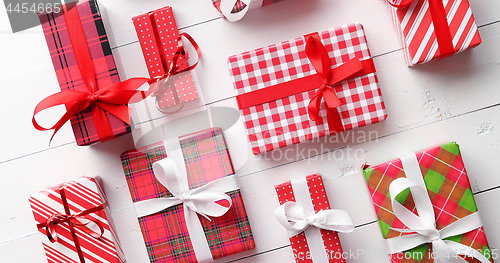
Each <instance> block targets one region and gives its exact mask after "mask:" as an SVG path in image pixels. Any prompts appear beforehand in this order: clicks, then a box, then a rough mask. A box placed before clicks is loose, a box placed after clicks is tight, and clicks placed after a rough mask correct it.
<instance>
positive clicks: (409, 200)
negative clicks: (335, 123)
mask: <svg viewBox="0 0 500 263" xmlns="http://www.w3.org/2000/svg"><path fill="white" fill-rule="evenodd" d="M416 159H417V160H418V165H419V167H420V170H421V172H422V176H423V177H424V182H425V186H426V188H427V192H428V195H429V198H430V200H431V203H432V206H433V209H434V214H435V217H436V228H437V229H438V230H441V229H443V228H445V227H447V226H449V225H450V224H452V223H454V222H456V221H457V220H459V219H461V218H464V217H466V216H468V215H471V214H472V213H474V212H477V206H476V202H475V200H474V195H473V193H472V190H471V187H470V181H469V177H468V175H467V171H466V170H465V166H464V163H463V160H462V155H461V154H460V149H459V147H458V144H456V143H455V142H449V143H446V144H443V145H440V146H436V147H432V148H429V149H426V150H423V151H420V152H417V153H416ZM363 174H364V176H365V178H366V180H367V183H368V190H369V191H370V195H371V198H372V200H373V205H374V207H375V212H376V214H377V217H378V221H379V224H380V229H381V230H382V236H383V237H384V238H385V239H391V238H395V237H399V236H402V235H406V234H402V233H401V232H399V231H397V230H395V229H408V227H406V226H405V225H404V224H403V223H402V222H401V221H400V219H398V218H397V217H396V216H395V214H394V212H393V209H392V204H391V198H390V195H389V186H390V184H391V183H392V182H393V181H394V180H396V179H397V178H402V177H407V176H406V174H405V171H404V169H403V164H402V161H401V159H399V158H398V159H394V160H392V161H389V162H386V163H383V164H380V165H377V166H374V167H369V168H366V169H364V170H363ZM396 201H397V202H399V203H401V204H402V205H403V206H404V207H406V208H407V209H409V210H414V209H415V202H414V199H413V197H412V194H411V193H410V191H409V190H408V189H407V190H405V191H404V192H402V193H401V194H399V195H398V196H397V197H396ZM408 234H411V233H408ZM446 239H447V240H451V241H455V242H459V243H461V244H463V245H465V246H468V247H471V248H473V249H474V250H477V251H479V252H480V253H481V254H483V255H484V256H485V257H486V258H488V259H490V261H491V262H493V258H492V257H491V255H492V253H491V250H490V248H489V246H488V242H487V240H486V235H485V233H484V229H483V227H480V228H477V229H475V230H472V231H469V232H467V233H465V234H461V235H456V236H453V237H449V238H446ZM434 256H435V254H434V253H433V250H432V245H431V244H428V243H425V244H422V245H420V246H418V247H415V248H413V249H410V250H407V251H404V252H401V253H394V254H391V255H389V257H390V260H391V262H393V263H403V262H422V263H432V262H434ZM452 259H453V258H452ZM466 260H467V262H479V261H477V260H476V259H472V258H467V259H466Z"/></svg>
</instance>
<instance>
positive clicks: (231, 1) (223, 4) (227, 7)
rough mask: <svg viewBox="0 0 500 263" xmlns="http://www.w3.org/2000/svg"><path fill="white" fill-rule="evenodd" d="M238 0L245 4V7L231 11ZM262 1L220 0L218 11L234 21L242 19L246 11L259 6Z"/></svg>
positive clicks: (230, 20)
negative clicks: (234, 11)
mask: <svg viewBox="0 0 500 263" xmlns="http://www.w3.org/2000/svg"><path fill="white" fill-rule="evenodd" d="M238 1H241V2H242V3H243V4H245V7H244V8H243V9H242V10H241V11H239V12H236V13H231V11H233V8H234V5H236V4H237V3H238ZM262 2H263V0H221V1H220V11H221V12H222V14H223V15H224V17H226V18H227V20H228V21H229V22H236V21H238V20H240V19H242V18H243V17H244V16H245V14H246V13H247V12H248V11H250V10H253V9H256V8H259V7H261V6H262Z"/></svg>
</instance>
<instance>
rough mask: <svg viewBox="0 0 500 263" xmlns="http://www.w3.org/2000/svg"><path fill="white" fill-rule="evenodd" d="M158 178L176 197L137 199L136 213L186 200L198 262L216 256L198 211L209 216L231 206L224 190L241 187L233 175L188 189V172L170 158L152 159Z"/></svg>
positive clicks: (218, 214) (218, 213) (219, 213)
mask: <svg viewBox="0 0 500 263" xmlns="http://www.w3.org/2000/svg"><path fill="white" fill-rule="evenodd" d="M153 173H154V174H155V177H156V179H157V180H158V181H159V182H160V183H161V184H162V185H163V186H165V187H166V188H167V189H168V191H169V192H170V193H172V195H173V197H169V198H155V199H149V200H144V201H140V202H137V203H134V206H135V210H136V212H137V217H143V216H147V215H151V214H154V213H157V212H160V211H162V210H164V209H166V208H169V207H172V206H175V205H178V204H183V209H184V216H185V219H186V226H187V230H188V234H189V237H190V239H191V244H192V245H193V250H194V252H195V255H196V259H197V260H198V262H205V261H209V260H213V258H212V253H211V252H210V247H209V246H208V242H207V239H206V237H205V232H204V230H203V227H202V225H201V222H200V220H199V219H198V216H197V215H196V213H198V214H200V215H202V216H204V217H205V218H207V219H208V220H211V219H210V217H220V216H222V215H224V214H225V213H226V212H227V211H229V209H230V207H231V206H232V200H231V197H230V196H228V195H227V194H225V192H229V191H233V190H237V189H239V187H238V185H237V182H236V178H235V176H234V175H232V176H226V177H223V178H220V179H218V180H215V181H212V182H210V183H208V184H206V185H204V186H202V187H199V188H196V189H192V190H190V189H189V185H188V182H187V177H186V175H182V174H181V173H180V172H179V170H178V168H177V166H176V164H175V162H174V161H173V160H172V159H171V158H165V159H162V160H160V161H157V162H155V163H153ZM219 200H226V201H228V202H229V206H228V207H224V206H222V205H219V204H217V203H216V201H219Z"/></svg>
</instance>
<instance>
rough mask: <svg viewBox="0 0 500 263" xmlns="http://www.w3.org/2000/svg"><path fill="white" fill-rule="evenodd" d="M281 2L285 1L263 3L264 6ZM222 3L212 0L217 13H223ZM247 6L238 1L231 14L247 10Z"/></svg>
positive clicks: (265, 0)
mask: <svg viewBox="0 0 500 263" xmlns="http://www.w3.org/2000/svg"><path fill="white" fill-rule="evenodd" d="M281 1H283V0H263V1H262V6H265V5H269V4H273V3H277V2H281ZM220 2H221V0H212V4H213V5H214V7H215V8H216V9H217V11H219V13H220V12H221V11H220ZM245 6H246V5H245V4H244V3H243V2H241V1H238V2H237V3H236V4H235V5H234V7H233V10H231V13H238V12H240V11H241V10H243V8H245Z"/></svg>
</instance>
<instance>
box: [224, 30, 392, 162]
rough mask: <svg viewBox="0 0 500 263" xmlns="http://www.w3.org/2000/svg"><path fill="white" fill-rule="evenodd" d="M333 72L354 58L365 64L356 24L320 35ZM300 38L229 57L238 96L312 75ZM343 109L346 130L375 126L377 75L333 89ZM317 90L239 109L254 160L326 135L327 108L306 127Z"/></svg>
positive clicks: (380, 109) (379, 113)
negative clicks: (310, 102) (255, 157)
mask: <svg viewBox="0 0 500 263" xmlns="http://www.w3.org/2000/svg"><path fill="white" fill-rule="evenodd" d="M319 35H320V38H321V39H322V42H323V44H324V45H325V47H326V49H327V51H328V55H329V57H330V62H331V64H332V68H335V67H337V66H339V65H341V64H343V63H345V62H347V61H349V60H350V59H352V58H354V57H358V58H359V59H360V60H363V59H369V58H370V56H371V55H370V50H369V49H368V45H367V42H366V38H365V34H364V30H363V26H362V25H361V24H359V23H356V24H351V25H346V26H342V27H339V28H335V29H331V30H328V31H323V32H319ZM305 44H306V43H305V40H304V38H303V37H300V38H296V39H294V40H290V41H285V42H282V43H280V44H276V45H271V46H268V47H265V48H259V49H256V50H253V51H249V52H245V53H242V54H239V55H235V56H231V57H229V70H230V73H231V75H232V80H233V83H234V86H235V88H236V92H237V94H238V95H240V94H244V93H248V92H251V91H255V90H260V89H263V88H266V87H269V86H273V85H276V84H279V83H283V82H287V81H290V80H294V79H298V78H302V77H305V76H309V75H313V74H316V71H315V70H314V68H313V66H312V64H311V63H310V61H309V59H308V58H307V56H306V54H305ZM334 89H335V92H336V93H337V96H338V98H339V100H340V102H341V103H342V105H341V106H340V107H338V108H337V110H338V112H339V114H340V116H341V119H342V123H343V126H344V129H345V130H349V129H354V128H357V127H362V126H365V125H368V124H373V123H377V122H380V121H383V120H385V118H386V117H387V114H386V111H385V105H384V102H383V100H382V93H381V91H380V88H379V86H378V79H377V75H376V73H371V74H368V75H365V76H361V77H357V78H354V79H350V80H346V81H343V82H340V83H338V84H336V85H335V86H334ZM315 93H316V90H312V91H308V92H303V93H300V94H296V95H294V96H290V97H287V98H284V99H279V100H276V101H273V102H270V103H264V104H261V105H257V106H253V107H250V108H246V109H242V111H241V113H242V115H243V121H244V122H245V126H246V128H247V133H248V136H249V139H250V144H251V147H252V151H253V153H254V154H260V153H263V152H267V151H271V150H273V149H277V148H281V147H285V146H288V145H292V144H296V143H300V142H304V141H307V140H311V139H314V138H318V137H321V136H325V135H327V134H329V127H328V123H327V119H326V108H325V105H324V103H322V105H321V109H320V113H319V115H320V118H318V120H317V121H311V120H310V119H309V116H308V113H307V105H308V104H309V101H310V100H311V99H312V97H313V96H314V95H315Z"/></svg>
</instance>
